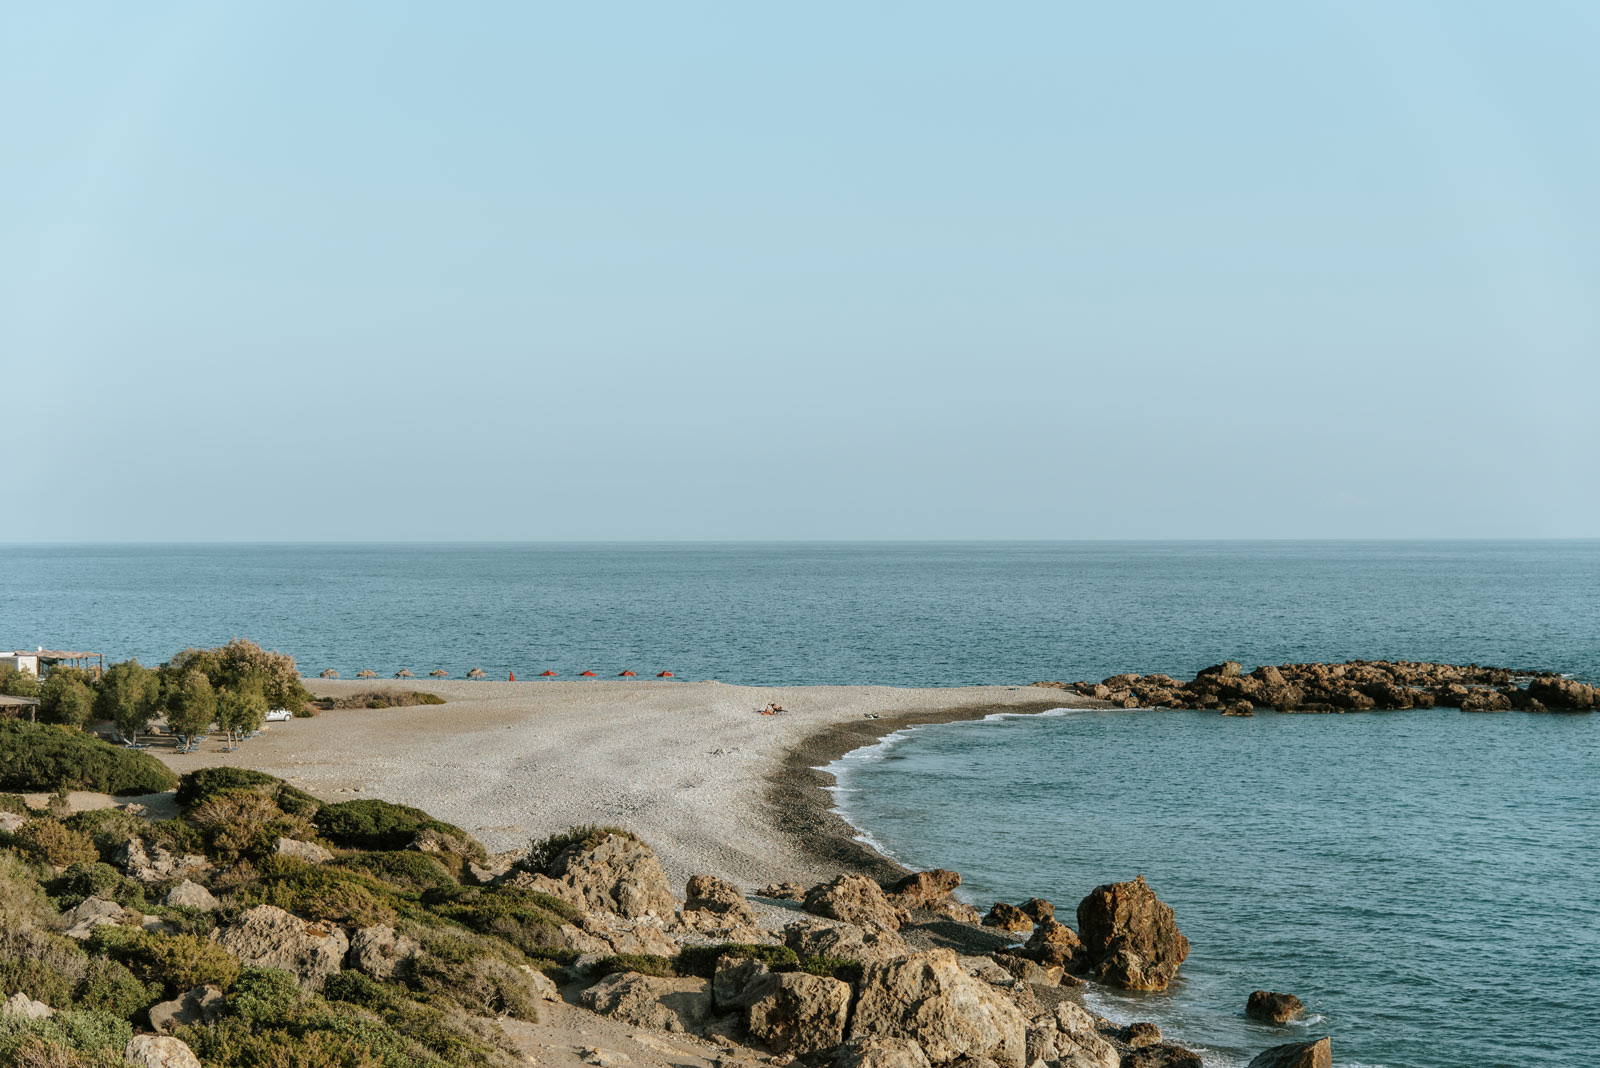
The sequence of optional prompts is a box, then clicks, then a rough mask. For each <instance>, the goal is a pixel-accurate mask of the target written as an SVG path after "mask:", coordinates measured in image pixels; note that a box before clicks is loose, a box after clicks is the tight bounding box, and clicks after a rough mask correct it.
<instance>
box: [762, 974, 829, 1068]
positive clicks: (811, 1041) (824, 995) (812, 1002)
mask: <svg viewBox="0 0 1600 1068" xmlns="http://www.w3.org/2000/svg"><path fill="white" fill-rule="evenodd" d="M757 985H758V987H759V989H758V990H755V991H752V992H751V993H752V994H754V996H753V997H751V999H750V1002H749V1007H750V1015H749V1027H750V1033H751V1034H752V1035H754V1036H755V1037H756V1038H758V1039H760V1040H761V1041H762V1042H764V1043H766V1044H767V1046H768V1048H770V1049H771V1050H772V1051H773V1052H774V1053H793V1054H796V1055H801V1056H803V1055H805V1054H807V1053H816V1052H818V1051H820V1050H824V1049H829V1048H831V1047H833V1046H837V1045H838V1044H839V1043H840V1042H842V1041H843V1040H844V1028H845V1022H846V1020H847V1018H848V1017H849V1014H850V984H849V983H844V982H840V981H839V980H838V979H831V978H829V977H827V976H823V975H808V974H807V973H805V972H784V973H782V974H779V975H768V976H766V977H765V978H763V979H762V980H760V982H759V983H758V984H757Z"/></svg>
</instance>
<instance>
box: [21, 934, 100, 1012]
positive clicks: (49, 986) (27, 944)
mask: <svg viewBox="0 0 1600 1068" xmlns="http://www.w3.org/2000/svg"><path fill="white" fill-rule="evenodd" d="M88 967H89V960H88V956H87V954H85V953H84V951H83V950H82V949H81V948H80V947H79V946H78V944H77V943H76V942H74V941H72V939H70V938H62V937H61V936H60V935H53V934H49V933H47V932H45V931H41V930H37V929H35V928H32V927H25V926H22V925H20V924H18V925H11V926H4V927H0V993H4V994H6V995H7V996H9V995H10V994H11V993H13V992H15V991H18V990H20V991H22V992H23V993H25V994H27V995H28V996H29V997H31V998H34V999H36V1000H38V1001H42V1002H44V1003H45V1004H46V1005H50V1006H52V1007H53V1008H57V1009H65V1008H70V1007H71V1005H72V996H73V994H74V993H75V992H76V991H77V989H78V984H79V983H80V982H81V981H82V980H83V977H84V976H85V975H86V974H87V973H88Z"/></svg>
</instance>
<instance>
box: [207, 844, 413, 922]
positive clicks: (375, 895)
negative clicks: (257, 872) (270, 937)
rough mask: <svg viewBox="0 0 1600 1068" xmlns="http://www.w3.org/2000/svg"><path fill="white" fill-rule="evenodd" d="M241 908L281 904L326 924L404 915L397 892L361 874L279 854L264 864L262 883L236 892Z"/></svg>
mask: <svg viewBox="0 0 1600 1068" xmlns="http://www.w3.org/2000/svg"><path fill="white" fill-rule="evenodd" d="M231 904H232V905H233V906H234V907H238V908H247V907H249V906H252V905H276V906H277V907H278V908H280V909H283V910H285V911H287V912H295V913H299V914H300V915H302V916H305V917H307V918H309V919H313V920H321V921H323V922H325V923H339V924H347V925H350V926H355V927H370V926H372V925H373V924H380V923H382V924H393V923H394V922H395V920H396V919H397V918H398V915H399V913H398V910H397V909H396V905H397V901H396V900H395V897H394V894H393V891H391V890H389V888H388V887H386V886H384V885H383V884H382V883H380V882H379V881H378V880H376V879H374V878H372V877H371V876H369V875H364V874H362V873H360V872H354V871H347V870H343V869H339V868H331V867H324V866H322V865H319V864H307V863H306V862H305V861H302V860H295V859H293V858H290V857H273V858H271V859H270V860H267V861H265V862H263V864H262V865H261V879H260V881H259V882H257V883H255V884H253V885H250V886H245V887H243V888H241V889H240V890H238V891H236V892H235V893H234V894H233V898H232V902H231Z"/></svg>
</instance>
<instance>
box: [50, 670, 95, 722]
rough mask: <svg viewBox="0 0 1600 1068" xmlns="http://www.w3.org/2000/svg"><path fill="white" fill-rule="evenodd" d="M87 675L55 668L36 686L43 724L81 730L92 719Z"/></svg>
mask: <svg viewBox="0 0 1600 1068" xmlns="http://www.w3.org/2000/svg"><path fill="white" fill-rule="evenodd" d="M88 678H89V676H88V674H87V673H86V672H82V671H79V670H77V669H76V668H68V667H58V668H56V669H55V670H54V671H52V672H50V674H49V675H47V676H46V677H45V680H44V682H43V683H42V684H41V685H40V687H39V718H40V719H41V720H43V721H44V722H46V723H59V724H61V725H62V726H65V727H78V728H80V729H81V728H83V727H86V726H88V725H89V722H90V720H91V719H92V717H93V716H94V689H93V687H92V686H90V684H89V682H88V681H87V680H88Z"/></svg>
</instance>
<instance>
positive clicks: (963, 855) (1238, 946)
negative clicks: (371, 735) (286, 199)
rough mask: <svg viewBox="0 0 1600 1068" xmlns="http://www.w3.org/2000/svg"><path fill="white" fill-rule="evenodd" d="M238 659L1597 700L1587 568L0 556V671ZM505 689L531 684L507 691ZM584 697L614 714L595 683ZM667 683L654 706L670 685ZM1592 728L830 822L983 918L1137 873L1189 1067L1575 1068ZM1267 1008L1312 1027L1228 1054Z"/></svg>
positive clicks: (1356, 733) (1168, 545)
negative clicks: (1436, 679) (1169, 678)
mask: <svg viewBox="0 0 1600 1068" xmlns="http://www.w3.org/2000/svg"><path fill="white" fill-rule="evenodd" d="M234 637H248V638H252V639H254V640H256V641H259V642H261V643H262V644H264V645H266V646H268V647H269V648H276V649H279V650H282V651H284V652H287V653H290V654H291V655H293V656H295V657H296V658H297V659H298V661H299V662H300V665H301V668H302V670H303V671H304V672H305V673H306V674H315V673H317V672H319V671H321V670H323V669H324V668H330V667H331V668H334V669H336V670H338V671H340V672H341V673H343V674H344V675H345V677H347V678H348V677H350V676H351V675H352V674H354V672H356V671H358V670H360V669H361V668H372V669H373V670H375V671H377V672H379V673H380V674H381V675H385V676H387V675H389V674H392V673H393V672H394V671H395V670H398V669H399V668H409V669H411V670H412V671H415V672H417V673H418V674H419V675H420V674H422V673H423V672H425V671H427V670H429V669H431V668H434V667H442V668H444V669H446V670H449V671H451V672H452V673H453V674H455V675H457V676H458V677H459V676H460V675H461V674H464V673H465V672H466V671H467V670H468V669H469V668H472V667H481V668H483V669H484V670H486V671H488V672H489V673H490V674H491V676H497V677H501V678H503V677H504V676H505V674H506V673H507V672H510V671H516V672H517V674H518V676H519V677H520V678H529V677H531V676H532V675H534V674H536V673H537V672H539V671H542V670H544V669H546V668H549V669H553V670H556V671H559V672H560V673H561V674H562V675H563V676H566V677H570V676H572V675H575V674H577V673H579V672H581V671H583V670H585V669H592V670H594V671H597V672H599V673H600V674H602V675H607V674H615V673H617V672H619V671H621V670H623V669H624V668H628V669H632V670H635V671H638V672H640V673H641V674H644V673H651V674H653V673H654V672H655V671H658V670H662V669H670V670H672V671H674V672H676V673H677V674H678V675H679V676H680V677H685V678H696V679H698V678H717V679H722V680H724V681H729V682H747V683H766V684H791V683H890V684H901V685H916V686H929V685H935V686H937V685H958V684H967V683H1021V682H1028V681H1032V680H1035V679H1066V680H1072V679H1078V678H1090V679H1098V678H1101V677H1104V676H1106V675H1111V674H1115V673H1117V672H1122V671H1138V672H1150V671H1164V672H1168V673H1170V674H1173V675H1181V676H1187V675H1191V674H1193V673H1194V672H1195V671H1196V670H1198V669H1199V668H1201V667H1204V666H1206V665H1207V664H1212V663H1216V662H1218V661H1221V660H1224V659H1234V660H1239V661H1242V662H1243V663H1244V664H1245V665H1246V667H1247V668H1249V667H1253V666H1254V665H1256V664H1259V663H1280V662H1284V661H1306V660H1342V659H1346V658H1357V657H1359V658H1383V657H1404V658H1409V659H1418V660H1442V661H1453V662H1477V663H1492V664H1501V665H1506V666H1510V667H1523V668H1543V669H1551V670H1557V671H1562V672H1566V673H1569V674H1573V675H1575V676H1577V677H1579V678H1583V679H1586V680H1589V681H1600V542H1596V541H1581V542H1400V543H1384V542H1359V543H1355V542H1346V543H1338V542H1329V543H1317V542H1264V543H1245V542H1221V543H1218V542H1205V543H1174V542H1160V543H1051V544H1013V543H1004V544H933V545H924V544H911V545H888V544H869V545H848V544H826V545H817V544H799V545H770V544H763V545H643V544H623V545H598V546H596V545H503V546H500V545H458V546H452V545H398V546H397V545H372V546H360V545H336V546H318V545H264V546H237V545H230V546H101V545H92V546H48V547H43V546H26V545H23V546H16V545H13V546H0V647H5V648H12V647H16V648H31V647H34V646H39V645H42V646H46V647H53V648H64V647H70V648H75V649H92V650H95V651H101V652H104V653H105V654H106V655H107V660H108V662H109V661H111V660H118V659H123V658H126V657H129V656H137V657H138V658H139V659H140V660H142V661H144V662H146V663H159V662H161V661H163V660H165V659H167V658H168V657H170V656H171V655H172V654H173V653H174V652H176V651H177V650H179V649H181V648H183V647H185V646H187V645H216V644H220V643H222V642H225V641H227V640H229V639H231V638H234ZM530 685H535V684H534V683H530ZM597 685H603V683H597ZM664 685H666V684H664ZM1597 746H1600V717H1594V716H1556V715H1551V716H1531V715H1527V714H1524V713H1508V714H1503V715H1477V716H1473V715H1463V714H1461V713H1457V712H1453V711H1447V710H1439V711H1426V712H1403V713H1378V714H1368V715H1360V716H1326V717H1318V716H1277V715H1273V714H1270V713H1268V714H1262V715H1258V716H1256V717H1255V718H1253V719H1243V720H1240V719H1223V718H1221V717H1217V716H1214V715H1208V714H1204V713H1188V712H1175V713H1151V712H1137V711H1134V712H1122V711H1118V712H1103V713H1101V712H1096V713H1073V714H1069V715H1063V716H1043V717H1028V718H1003V719H998V720H993V721H989V722H984V723H975V724H949V725H943V726H938V727H927V728H921V729H918V730H916V731H913V732H910V733H908V734H906V735H901V736H897V737H896V738H894V739H891V740H889V741H888V742H887V743H885V744H884V745H882V746H880V747H877V748H874V749H872V750H867V751H863V752H860V753H857V754H853V755H852V756H851V757H848V758H846V760H845V761H844V762H842V764H841V768H840V770H841V786H842V790H841V792H840V794H839V798H840V804H841V807H842V809H843V810H844V812H845V813H846V815H847V816H849V818H850V819H852V820H853V821H855V822H856V824H857V826H859V827H862V828H863V829H864V830H865V831H866V832H868V833H869V834H870V835H871V836H872V837H873V838H874V839H875V840H876V841H878V842H879V843H881V844H882V846H883V847H884V848H886V849H887V850H889V851H890V852H892V853H894V854H896V855H897V856H899V857H901V858H902V859H904V860H906V861H907V862H908V863H911V864H916V865H940V866H944V867H952V868H955V869H957V870H959V871H961V872H962V873H963V874H964V875H965V876H966V879H967V889H968V890H969V891H970V892H971V893H972V894H973V895H974V899H975V900H978V901H980V902H981V903H983V904H984V905H987V903H988V902H989V901H991V900H996V899H1004V900H1021V899H1023V898H1026V897H1029V896H1032V895H1035V894H1038V895H1041V896H1045V897H1049V898H1051V899H1053V900H1055V901H1056V902H1057V903H1058V904H1059V905H1061V906H1063V908H1064V911H1066V912H1067V913H1068V914H1069V916H1068V917H1067V918H1069V919H1070V913H1071V910H1072V906H1073V904H1074V903H1075V902H1076V901H1077V900H1078V898H1079V897H1081V896H1082V895H1083V894H1084V893H1086V892H1087V891H1088V890H1089V889H1090V888H1091V887H1093V886H1094V885H1096V884H1097V883H1101V882H1106V881H1110V880H1114V879H1125V878H1131V877H1132V876H1133V875H1135V874H1139V873H1142V874H1144V875H1145V876H1146V877H1147V878H1148V879H1149V881H1150V883H1151V885H1152V886H1153V887H1155V889H1156V891H1157V892H1158V893H1159V894H1160V895H1161V896H1162V897H1163V898H1164V899H1165V900H1167V901H1168V902H1169V903H1171V904H1172V905H1173V906H1174V907H1175V908H1176V909H1177V914H1178V920H1179V923H1180V924H1181V925H1182V927H1183V928H1184V930H1185V932H1186V933H1187V934H1188V935H1189V937H1190V938H1191V940H1192V941H1193V943H1194V950H1193V954H1192V955H1191V957H1190V959H1189V961H1188V962H1187V963H1186V964H1185V965H1184V968H1183V971H1182V974H1181V979H1180V981H1179V983H1178V984H1176V985H1175V986H1174V988H1173V989H1172V990H1171V991H1169V992H1167V993H1165V994H1161V995H1147V996H1142V997H1137V998H1118V997H1113V996H1110V995H1107V994H1105V993H1103V992H1102V993H1099V994H1097V995H1095V998H1096V1002H1095V1004H1096V1005H1097V1007H1098V1008H1099V1009H1100V1011H1102V1012H1105V1013H1106V1014H1108V1015H1112V1016H1114V1017H1117V1018H1120V1019H1135V1018H1153V1019H1156V1020H1158V1021H1159V1022H1161V1023H1162V1025H1163V1026H1164V1028H1165V1029H1166V1030H1167V1031H1168V1033H1169V1034H1171V1035H1172V1036H1173V1037H1174V1038H1175V1039H1177V1040H1179V1041H1183V1042H1186V1043H1194V1044H1199V1045H1201V1046H1204V1047H1205V1048H1206V1049H1207V1050H1208V1051H1210V1052H1209V1054H1208V1056H1209V1057H1210V1058H1211V1060H1212V1062H1213V1063H1215V1064H1219V1065H1226V1064H1237V1063H1243V1061H1244V1060H1246V1059H1248V1054H1249V1053H1251V1052H1253V1051H1254V1050H1257V1049H1260V1048H1262V1047H1264V1046H1266V1045H1270V1044H1273V1043H1275V1042H1278V1041H1283V1040H1286V1039H1287V1038H1288V1037H1292V1036H1295V1035H1298V1034H1313V1033H1329V1034H1332V1035H1333V1036H1334V1042H1335V1060H1336V1063H1338V1064H1369V1065H1375V1064H1383V1065H1390V1066H1396V1068H1398V1066H1401V1065H1415V1066H1421V1068H1445V1066H1457V1065H1507V1066H1509V1065H1523V1066H1540V1068H1542V1066H1555V1065H1571V1066H1576V1065H1582V1064H1588V1063H1592V1058H1591V1057H1590V1055H1589V1051H1590V1050H1591V1049H1592V1047H1593V1046H1594V1043H1595V1041H1596V1040H1597V1039H1600V1008H1597V1006H1600V976H1597V961H1600V911H1597V909H1596V905H1595V900H1596V895H1597V894H1600V844H1597V843H1600V786H1597V781H1600V748H1597ZM1258 987H1266V988H1274V989H1280V990H1288V991H1291V992H1293V993H1297V994H1299V995H1300V996H1301V997H1302V998H1304V1000H1305V1001H1306V1003H1307V1004H1308V1006H1309V1007H1310V1012H1311V1014H1312V1016H1311V1020H1310V1022H1309V1023H1308V1024H1307V1025H1304V1026H1303V1027H1299V1028H1290V1029H1288V1030H1284V1031H1280V1030H1277V1029H1272V1028H1262V1027H1258V1026H1256V1025H1254V1024H1250V1023H1247V1022H1246V1021H1244V1020H1243V1019H1242V1017H1241V1015H1240V1010H1241V1008H1242V1006H1243V1003H1244V999H1245V997H1246V996H1247V995H1248V994H1249V992H1250V991H1251V990H1253V989H1256V988H1258Z"/></svg>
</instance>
